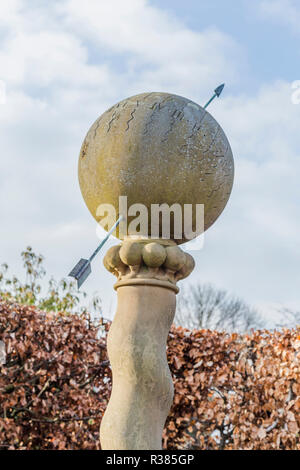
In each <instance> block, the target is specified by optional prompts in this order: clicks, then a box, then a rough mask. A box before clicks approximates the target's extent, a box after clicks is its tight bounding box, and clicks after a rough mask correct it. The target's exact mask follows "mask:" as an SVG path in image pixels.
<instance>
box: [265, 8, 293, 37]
mask: <svg viewBox="0 0 300 470" xmlns="http://www.w3.org/2000/svg"><path fill="white" fill-rule="evenodd" d="M260 11H261V12H262V14H263V15H264V16H265V17H268V18H271V19H273V20H275V21H277V22H278V23H282V24H285V25H287V26H289V27H291V28H292V30H293V31H294V32H295V33H296V34H299V32H300V29H299V24H300V6H299V1H298V0H297V1H296V0H263V1H262V2H261V4H260Z"/></svg>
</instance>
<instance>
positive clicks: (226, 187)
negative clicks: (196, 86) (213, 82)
mask: <svg viewBox="0 0 300 470" xmlns="http://www.w3.org/2000/svg"><path fill="white" fill-rule="evenodd" d="M233 173H234V165H233V158H232V152H231V148H230V145H229V142H228V140H227V138H226V136H225V134H224V132H223V130H222V128H221V127H220V126H219V124H218V123H217V122H216V121H215V119H214V118H213V117H212V116H211V115H210V114H209V113H208V112H207V111H206V110H205V109H203V108H202V107H201V106H199V105H197V104H196V103H193V102H192V101H190V100H188V99H186V98H183V97H181V96H177V95H172V94H168V93H143V94H140V95H136V96H133V97H131V98H128V99H126V100H123V101H121V102H120V103H117V104H116V105H115V106H113V107H112V108H110V109H109V110H108V111H106V112H105V113H104V114H102V116H100V117H99V118H98V119H97V120H96V122H95V123H94V124H93V125H92V127H91V128H90V130H89V132H88V134H87V136H86V138H85V140H84V142H83V145H82V148H81V152H80V157H79V182H80V187H81V191H82V195H83V197H84V199H85V202H86V204H87V206H88V208H89V210H90V211H91V213H92V215H93V216H94V217H95V218H96V220H99V216H97V214H96V212H97V208H98V206H99V204H104V203H105V204H107V203H108V204H112V205H113V206H114V207H115V209H116V210H118V207H119V196H127V198H128V206H131V205H132V204H135V203H141V204H144V205H145V206H146V207H147V209H148V213H149V215H150V209H151V204H163V203H166V204H168V205H169V206H172V205H173V204H174V203H178V204H180V205H181V206H183V205H184V204H204V205H205V214H204V215H205V220H204V222H205V226H204V228H205V230H206V229H208V228H209V227H210V226H211V225H212V224H213V223H214V221H215V220H216V219H217V218H218V216H219V215H220V214H221V212H222V211H223V209H224V207H225V205H226V203H227V201H228V198H229V195H230V192H231V189H232V183H233ZM132 218H133V217H132ZM132 218H130V217H129V218H128V222H130V220H132ZM193 223H194V224H195V211H194V218H193ZM150 230H151V217H149V226H148V235H150V233H151V231H150ZM141 235H147V234H141ZM170 238H174V233H172V231H171V237H170ZM184 241H186V240H184V239H182V240H176V243H178V244H179V243H182V242H184Z"/></svg>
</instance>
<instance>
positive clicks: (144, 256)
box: [103, 238, 195, 294]
mask: <svg viewBox="0 0 300 470" xmlns="http://www.w3.org/2000/svg"><path fill="white" fill-rule="evenodd" d="M103 263H104V266H105V267H106V269H107V270H108V271H110V272H111V273H112V274H114V275H115V276H116V277H117V282H116V284H115V286H114V288H115V289H118V288H119V287H122V286H133V285H149V286H150V285H151V286H158V287H164V288H166V289H171V290H173V291H174V292H175V293H176V294H177V293H178V292H179V288H178V287H177V285H176V283H177V282H178V281H180V280H182V279H185V278H186V277H188V276H189V274H190V273H191V272H192V271H193V269H194V266H195V262H194V259H193V257H192V256H191V255H189V254H188V253H185V252H184V251H183V250H182V249H181V248H179V247H178V246H177V244H176V243H175V242H174V241H172V240H153V239H130V238H128V239H125V240H124V242H123V243H122V244H120V245H116V246H113V247H111V248H110V249H109V250H108V251H107V253H106V255H105V257H104V260H103Z"/></svg>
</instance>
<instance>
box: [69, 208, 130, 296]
mask: <svg viewBox="0 0 300 470" xmlns="http://www.w3.org/2000/svg"><path fill="white" fill-rule="evenodd" d="M121 220H123V216H122V215H121V216H120V217H119V219H118V220H117V222H116V223H115V224H114V225H113V226H112V228H111V229H110V230H109V232H107V235H106V237H105V238H104V239H103V240H102V242H101V243H100V245H99V246H98V247H97V248H96V250H95V251H94V253H93V254H92V255H91V256H90V257H89V259H84V258H81V260H80V261H78V263H77V264H76V266H75V267H74V268H73V269H72V271H71V272H70V274H69V276H70V277H74V278H75V279H76V281H77V287H78V289H80V287H81V286H82V284H83V283H84V281H85V280H86V278H87V277H88V276H89V275H90V274H91V272H92V268H91V261H92V260H93V259H94V258H95V256H96V255H97V254H98V253H99V251H100V250H101V248H102V247H103V245H104V244H105V243H106V242H107V240H108V239H109V237H110V235H111V234H112V233H113V231H114V230H115V229H116V228H117V226H118V225H119V223H120V222H121Z"/></svg>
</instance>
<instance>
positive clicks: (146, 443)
mask: <svg viewBox="0 0 300 470" xmlns="http://www.w3.org/2000/svg"><path fill="white" fill-rule="evenodd" d="M104 265H105V267H106V268H107V269H108V270H109V271H110V272H112V273H113V274H114V275H115V276H117V283H116V284H115V286H114V287H115V289H116V290H117V295H118V307H117V312H116V315H115V318H114V320H113V323H112V326H111V328H110V331H109V334H108V355H109V359H110V362H111V367H112V373H113V387H112V394H111V398H110V401H109V404H108V407H107V409H106V412H105V414H104V417H103V420H102V423H101V428H100V441H101V446H102V449H105V450H142V449H149V450H159V449H161V444H162V431H163V428H164V425H165V421H166V418H167V415H168V413H169V411H170V408H171V405H172V401H173V383H172V377H171V374H170V370H169V367H168V363H167V356H166V341H167V337H168V333H169V330H170V327H171V324H172V321H173V318H174V314H175V306H176V294H177V293H178V291H179V289H178V287H177V285H176V283H177V281H179V280H181V279H184V278H186V277H187V276H188V275H189V274H190V273H191V272H192V270H193V268H194V260H193V258H192V256H190V255H189V254H187V253H184V252H183V251H182V250H181V249H180V248H179V247H178V246H177V245H176V243H175V242H174V241H166V240H157V241H153V240H130V239H128V240H125V241H124V242H123V244H121V245H118V246H114V247H112V248H110V249H109V250H108V252H107V254H106V256H105V258H104Z"/></svg>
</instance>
